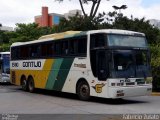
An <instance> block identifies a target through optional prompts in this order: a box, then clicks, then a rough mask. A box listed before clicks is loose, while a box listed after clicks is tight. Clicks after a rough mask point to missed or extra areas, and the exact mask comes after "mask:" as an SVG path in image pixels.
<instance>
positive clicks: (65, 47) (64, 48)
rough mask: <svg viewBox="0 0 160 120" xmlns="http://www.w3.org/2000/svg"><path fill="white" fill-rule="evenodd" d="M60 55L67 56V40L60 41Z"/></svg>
mask: <svg viewBox="0 0 160 120" xmlns="http://www.w3.org/2000/svg"><path fill="white" fill-rule="evenodd" d="M61 44H62V55H68V53H69V47H68V40H65V41H62V43H61Z"/></svg>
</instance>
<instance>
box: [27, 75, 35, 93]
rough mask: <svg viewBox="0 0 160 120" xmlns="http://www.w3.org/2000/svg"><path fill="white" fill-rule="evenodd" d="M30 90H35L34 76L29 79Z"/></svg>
mask: <svg viewBox="0 0 160 120" xmlns="http://www.w3.org/2000/svg"><path fill="white" fill-rule="evenodd" d="M28 90H29V92H31V93H33V92H35V85H34V80H33V78H32V77H31V78H29V80H28Z"/></svg>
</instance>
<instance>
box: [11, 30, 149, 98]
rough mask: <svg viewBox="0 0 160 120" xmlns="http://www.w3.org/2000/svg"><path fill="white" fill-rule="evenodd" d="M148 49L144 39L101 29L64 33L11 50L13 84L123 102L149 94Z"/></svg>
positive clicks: (22, 44) (124, 32)
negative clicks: (121, 99) (120, 99)
mask: <svg viewBox="0 0 160 120" xmlns="http://www.w3.org/2000/svg"><path fill="white" fill-rule="evenodd" d="M150 60H151V57H150V50H149V47H148V43H147V40H146V37H145V34H143V33H139V32H133V31H126V30H116V29H102V30H92V31H67V32H62V33H56V34H51V35H46V36H42V37H40V38H39V39H38V40H34V41H30V42H19V43H13V44H12V45H11V63H10V65H11V81H12V83H13V84H15V85H19V86H21V87H22V89H23V90H25V91H29V92H34V90H35V88H40V89H47V90H55V91H61V92H67V93H75V94H77V95H78V96H79V98H80V99H81V100H88V99H89V98H90V96H96V97H101V98H113V99H114V98H115V99H116V98H124V97H131V96H146V95H150V94H151V91H152V85H151V81H152V76H151V67H150Z"/></svg>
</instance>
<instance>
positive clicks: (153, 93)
mask: <svg viewBox="0 0 160 120" xmlns="http://www.w3.org/2000/svg"><path fill="white" fill-rule="evenodd" d="M151 96H160V92H152V93H151Z"/></svg>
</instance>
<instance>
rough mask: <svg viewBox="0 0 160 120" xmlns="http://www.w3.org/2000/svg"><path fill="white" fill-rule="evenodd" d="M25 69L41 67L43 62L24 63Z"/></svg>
mask: <svg viewBox="0 0 160 120" xmlns="http://www.w3.org/2000/svg"><path fill="white" fill-rule="evenodd" d="M23 67H41V61H37V62H35V61H29V62H23Z"/></svg>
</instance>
